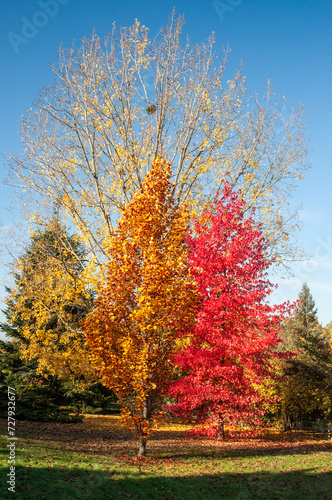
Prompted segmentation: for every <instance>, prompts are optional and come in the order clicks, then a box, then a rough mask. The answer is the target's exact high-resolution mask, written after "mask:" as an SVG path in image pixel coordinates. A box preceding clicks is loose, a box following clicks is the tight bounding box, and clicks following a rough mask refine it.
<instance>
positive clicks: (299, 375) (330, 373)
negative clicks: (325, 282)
mask: <svg viewBox="0 0 332 500" xmlns="http://www.w3.org/2000/svg"><path fill="white" fill-rule="evenodd" d="M282 337H283V340H284V343H283V350H284V351H290V352H292V353H293V356H292V357H291V358H288V359H285V360H284V361H283V367H282V379H281V381H280V383H279V386H278V392H279V396H280V398H281V401H280V416H281V418H282V420H283V423H284V427H285V428H292V427H296V426H299V425H300V424H301V423H302V422H303V421H305V420H315V419H317V418H321V419H328V418H330V417H331V416H332V415H331V412H332V350H331V346H330V344H329V342H328V339H327V336H326V334H325V332H324V330H323V328H322V327H321V325H320V324H319V322H318V319H317V309H316V308H315V302H314V300H313V298H312V295H311V294H310V290H309V288H308V286H307V285H306V284H304V285H303V287H302V290H301V292H300V295H299V303H298V307H297V309H296V311H295V313H294V315H293V316H292V317H291V318H290V319H289V320H288V321H287V323H286V324H285V325H284V328H283V334H282Z"/></svg>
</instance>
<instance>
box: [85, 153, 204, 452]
mask: <svg viewBox="0 0 332 500" xmlns="http://www.w3.org/2000/svg"><path fill="white" fill-rule="evenodd" d="M170 176H171V170H170V166H169V165H168V164H166V163H165V162H164V161H158V162H155V163H154V165H153V166H152V167H151V170H150V172H149V173H148V174H147V176H146V178H145V179H144V182H143V185H142V188H141V189H140V190H139V191H138V193H137V194H136V195H135V196H134V197H133V198H132V200H131V202H130V203H129V204H128V205H127V206H126V208H125V209H124V211H123V214H122V218H121V219H120V221H119V223H118V227H117V229H116V230H115V231H114V233H113V235H112V237H111V238H110V239H109V241H108V249H109V250H108V252H109V261H108V263H107V272H106V278H105V280H103V281H102V282H101V283H100V284H99V287H98V289H99V294H98V297H97V299H96V303H95V306H94V309H93V311H92V312H91V313H90V314H89V315H88V317H87V319H86V321H85V333H86V338H87V345H88V347H89V349H90V352H91V360H92V364H93V366H94V367H95V369H96V370H97V371H98V372H99V373H100V375H101V377H102V383H103V384H105V386H106V387H108V388H110V389H112V390H113V391H114V392H115V394H116V395H117V397H118V398H119V401H120V404H121V406H122V418H123V422H124V424H126V425H128V426H129V427H131V428H134V429H135V430H136V432H137V435H138V437H139V439H140V447H139V455H140V456H142V455H145V454H146V442H147V438H148V435H149V432H150V431H151V429H152V427H153V425H154V423H155V421H156V419H157V418H158V414H160V400H161V395H162V391H163V389H164V386H165V384H166V383H167V382H168V381H169V379H170V377H171V375H172V372H173V368H172V364H171V358H172V356H173V354H174V352H175V351H176V350H177V349H178V348H179V345H180V343H181V337H182V335H183V332H184V331H185V330H186V329H187V328H188V327H189V326H190V324H191V323H192V321H193V320H194V315H195V307H196V291H195V287H194V285H193V283H192V277H191V275H190V273H189V270H188V267H187V246H186V243H185V233H186V230H187V227H188V223H189V219H188V213H187V212H186V210H185V209H184V208H179V207H177V206H176V204H175V202H174V198H173V196H172V189H173V186H172V184H171V183H170V181H169V178H170Z"/></svg>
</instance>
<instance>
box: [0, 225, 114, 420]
mask: <svg viewBox="0 0 332 500" xmlns="http://www.w3.org/2000/svg"><path fill="white" fill-rule="evenodd" d="M83 259H84V248H83V246H82V245H81V243H80V242H79V241H77V240H76V238H75V237H70V236H68V234H67V232H66V230H65V229H64V228H63V227H62V225H61V224H60V223H59V221H58V220H57V219H56V218H55V219H53V220H52V221H51V222H50V223H49V224H48V225H47V227H46V229H44V230H41V231H38V232H36V233H34V234H33V235H32V237H31V241H30V244H29V246H28V248H27V249H26V251H25V253H24V254H23V255H22V256H21V258H20V259H19V261H18V263H17V265H15V266H14V268H13V278H14V284H13V287H12V289H10V288H8V287H7V288H6V291H7V293H8V296H7V300H6V303H7V309H6V310H5V311H4V314H5V316H6V319H7V321H6V322H4V323H1V324H0V329H1V330H2V331H3V332H5V333H6V336H7V337H8V338H9V341H1V342H0V393H1V396H3V397H1V401H2V404H1V405H0V411H1V413H3V414H5V415H6V411H7V407H6V402H7V397H6V392H7V386H11V387H14V388H15V390H16V393H17V408H16V417H17V418H26V419H30V420H61V419H62V420H68V419H69V410H70V409H72V407H74V408H76V409H77V412H80V411H81V410H82V409H86V408H87V407H88V406H94V405H95V404H97V405H98V406H101V407H102V406H105V405H106V404H107V402H108V401H109V400H112V399H113V398H114V397H113V394H112V393H111V392H110V391H107V390H104V389H103V388H102V386H101V384H100V383H99V381H98V378H97V376H96V375H93V371H92V369H89V368H88V370H86V365H87V363H86V358H87V356H85V359H82V360H81V361H80V360H79V361H80V362H81V367H79V366H78V363H77V357H76V359H75V357H74V356H72V357H70V356H68V354H76V353H77V352H78V353H81V354H84V340H83V335H82V334H80V326H81V323H82V320H83V319H84V317H85V315H86V313H87V312H88V311H89V310H90V309H91V306H92V296H91V295H90V296H89V294H88V293H81V294H80V293H79V291H80V288H79V287H78V286H77V284H76V281H78V279H79V275H80V272H81V270H82V262H83ZM59 260H61V263H62V264H64V265H65V267H66V270H67V273H68V276H69V278H70V279H71V282H72V284H74V286H76V290H78V293H75V294H71V295H70V293H69V292H68V290H69V291H70V288H69V287H68V284H67V283H65V281H66V276H64V275H63V274H60V273H58V269H57V266H56V263H57V261H59ZM75 280H76V281H75ZM62 286H63V294H62V295H60V292H61V287H62ZM52 294H53V295H54V297H52ZM73 298H74V299H75V300H71V299H73ZM75 329H76V332H77V334H76V338H75V336H74V333H75ZM67 331H69V333H67ZM48 337H49V338H50V339H52V341H48ZM66 340H68V341H66ZM71 340H73V343H74V342H76V346H75V344H74V346H75V351H74V350H73V348H72V345H70V344H69V341H71ZM70 349H72V350H70ZM79 349H80V350H79ZM45 354H47V355H45ZM61 357H63V359H64V361H60V362H58V361H59V360H61ZM72 361H73V364H74V366H73V367H72V366H71V362H72ZM57 367H58V371H57ZM48 368H50V369H48ZM84 371H86V372H87V377H84ZM105 391H106V392H107V394H106V393H105ZM63 405H65V406H66V407H67V410H62V409H61V408H60V407H61V406H63Z"/></svg>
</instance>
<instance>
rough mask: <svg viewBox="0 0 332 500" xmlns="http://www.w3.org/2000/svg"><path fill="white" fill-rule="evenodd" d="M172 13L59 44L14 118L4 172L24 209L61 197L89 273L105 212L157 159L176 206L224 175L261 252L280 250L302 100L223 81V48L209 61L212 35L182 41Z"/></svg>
mask: <svg viewBox="0 0 332 500" xmlns="http://www.w3.org/2000/svg"><path fill="white" fill-rule="evenodd" d="M183 23H184V20H183V18H182V17H179V18H178V19H177V20H176V19H175V16H174V13H173V15H172V16H171V18H170V22H169V24H168V25H167V26H166V28H164V29H162V30H161V31H160V33H159V34H158V36H157V37H156V38H155V39H153V40H151V39H149V36H148V29H147V28H146V27H145V26H142V25H140V23H139V22H138V21H136V22H135V24H134V25H133V26H131V27H129V28H123V29H121V30H120V31H119V32H118V31H117V30H116V29H115V27H114V28H113V29H112V31H111V32H110V34H109V36H108V38H107V39H106V40H105V42H102V41H101V40H100V39H99V38H98V37H97V36H96V35H92V37H91V38H90V39H86V40H84V42H83V45H82V47H80V48H76V47H75V46H73V47H72V48H71V49H69V50H64V49H60V51H59V63H58V65H56V66H54V67H53V74H54V84H53V85H51V86H50V87H47V88H45V89H44V90H43V92H42V93H41V97H40V98H39V99H38V100H37V101H36V103H35V106H34V108H33V109H31V111H29V112H28V113H27V115H26V117H25V119H24V120H23V123H22V129H21V138H22V141H23V144H24V149H23V151H22V155H21V156H20V157H15V156H12V157H11V159H10V162H9V163H10V172H11V177H12V176H13V175H14V173H15V174H16V175H17V176H18V178H19V179H20V180H21V185H22V188H23V189H24V190H26V191H27V193H29V194H30V195H31V194H32V193H35V194H36V199H35V201H34V203H33V207H34V209H35V207H36V204H37V203H39V208H38V211H41V210H43V207H45V205H47V203H50V204H52V203H53V202H54V200H57V201H58V202H59V203H60V204H61V206H62V207H63V209H64V211H65V213H66V216H67V217H68V218H69V220H70V224H74V226H75V228H76V230H77V233H78V234H80V236H81V237H82V239H83V241H84V243H85V244H86V245H87V248H88V250H89V252H90V254H89V261H90V264H91V278H90V279H91V280H92V277H93V276H96V275H97V273H102V270H103V263H104V262H105V261H106V260H107V248H108V246H107V241H108V239H109V238H110V237H111V234H112V231H113V229H112V228H113V225H114V217H115V215H116V214H118V213H120V212H121V211H122V210H123V209H124V207H125V205H126V204H127V203H128V202H129V201H130V200H131V198H132V196H133V195H134V194H135V193H136V192H137V190H138V189H140V188H141V187H142V182H143V178H144V176H145V174H146V172H147V171H148V170H149V168H150V165H151V164H152V163H153V161H155V160H156V159H157V158H158V157H160V158H164V159H166V160H167V161H169V163H170V164H171V165H172V167H171V168H172V181H173V195H174V198H175V201H176V203H177V204H179V203H182V202H185V203H187V204H188V207H189V209H190V211H193V212H195V211H198V212H200V211H201V210H202V208H204V207H205V206H206V205H208V204H209V203H210V202H211V200H213V199H214V196H215V193H216V192H217V191H218V190H219V188H220V186H221V184H222V182H223V181H224V179H225V178H228V179H229V180H230V182H231V185H232V187H234V188H235V187H236V188H241V189H242V192H243V196H244V198H245V199H246V202H247V205H246V209H249V208H250V207H251V206H252V205H255V206H256V209H257V212H258V213H259V218H260V220H261V221H262V222H263V227H264V231H265V234H266V237H267V239H268V241H269V242H270V248H271V252H272V253H274V255H276V256H278V258H279V261H281V260H282V261H283V262H285V259H286V258H290V257H291V256H292V250H291V241H290V237H291V235H292V234H293V231H294V229H295V227H296V218H295V212H294V211H293V212H291V211H289V210H288V208H287V200H288V198H289V195H290V193H291V191H292V190H293V189H294V187H295V185H296V183H297V181H298V180H299V179H300V178H301V177H302V176H303V172H304V170H305V168H306V160H305V159H306V155H307V147H306V141H305V138H304V137H305V136H304V125H303V121H302V109H301V108H298V109H294V110H292V111H291V112H290V113H289V116H286V109H287V103H286V101H285V100H284V99H278V98H275V97H274V94H273V92H272V90H271V88H270V85H268V88H267V94H266V96H264V97H263V98H261V99H260V98H258V96H257V95H256V96H251V97H250V96H249V94H248V91H247V90H246V88H245V85H244V80H245V79H244V77H243V76H242V74H241V72H238V73H236V75H235V76H234V78H232V79H230V80H228V81H227V82H225V83H224V82H223V78H224V72H225V68H226V61H227V56H228V53H227V52H226V53H225V54H224V57H223V59H222V61H221V63H219V62H216V56H215V54H214V39H213V37H211V38H210V39H209V40H208V41H207V42H206V43H204V44H202V45H197V46H192V45H191V44H190V43H189V41H188V40H187V41H186V42H185V43H182V39H181V32H182V27H183ZM25 205H26V204H25ZM272 249H273V250H272ZM92 263H93V265H92Z"/></svg>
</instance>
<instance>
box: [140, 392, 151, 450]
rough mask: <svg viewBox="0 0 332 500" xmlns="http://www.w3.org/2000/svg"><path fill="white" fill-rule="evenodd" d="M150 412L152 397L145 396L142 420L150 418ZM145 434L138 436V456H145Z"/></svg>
mask: <svg viewBox="0 0 332 500" xmlns="http://www.w3.org/2000/svg"><path fill="white" fill-rule="evenodd" d="M151 412H152V398H151V397H147V398H146V401H145V405H144V409H143V418H144V420H150V418H151ZM147 440H148V438H147V436H143V435H141V436H140V442H139V449H138V456H139V457H145V456H146V443H147Z"/></svg>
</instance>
